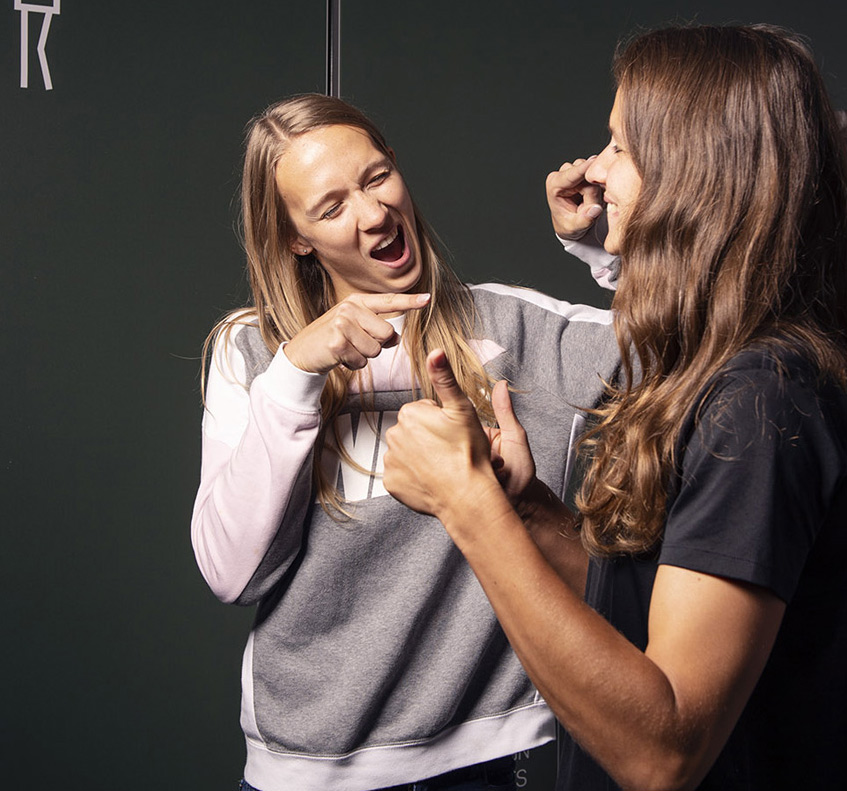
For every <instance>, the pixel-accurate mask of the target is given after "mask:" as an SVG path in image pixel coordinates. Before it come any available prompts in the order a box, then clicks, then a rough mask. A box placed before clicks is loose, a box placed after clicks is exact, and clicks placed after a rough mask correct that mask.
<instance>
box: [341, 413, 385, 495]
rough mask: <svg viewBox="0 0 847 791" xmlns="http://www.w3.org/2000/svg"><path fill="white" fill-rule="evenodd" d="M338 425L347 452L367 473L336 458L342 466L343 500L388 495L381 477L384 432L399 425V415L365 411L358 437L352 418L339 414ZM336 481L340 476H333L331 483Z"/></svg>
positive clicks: (359, 426) (361, 418)
mask: <svg viewBox="0 0 847 791" xmlns="http://www.w3.org/2000/svg"><path fill="white" fill-rule="evenodd" d="M336 422H337V426H338V429H339V434H340V436H341V441H342V443H343V444H344V449H345V450H346V451H347V453H348V454H349V455H350V458H351V459H353V461H354V462H355V463H356V464H357V465H359V466H360V467H363V468H364V469H365V470H367V471H368V472H362V471H361V470H359V469H357V468H356V467H353V466H351V465H350V464H348V463H346V462H344V461H340V457H337V456H336V457H335V458H334V461H335V463H336V465H337V464H339V463H340V466H341V480H342V483H343V486H344V499H345V500H348V501H349V502H355V501H358V500H367V499H369V498H371V497H382V496H383V495H387V494H388V492H386V491H385V486H383V483H382V477H381V476H382V469H383V466H382V457H383V456H384V455H385V440H384V436H385V432H386V431H387V430H388V429H389V428H390V427H391V426H393V425H394V424H395V423H396V422H397V413H396V412H370V413H367V412H362V413H361V414H360V415H359V422H358V425H357V427H356V433H355V435H354V434H353V425H352V421H351V419H350V415H339V416H338V417H337V418H336ZM327 455H329V454H327ZM333 455H334V454H333ZM336 470H337V466H336ZM328 472H329V470H328ZM336 478H337V473H336V475H335V476H332V475H331V476H330V480H331V481H335V480H336Z"/></svg>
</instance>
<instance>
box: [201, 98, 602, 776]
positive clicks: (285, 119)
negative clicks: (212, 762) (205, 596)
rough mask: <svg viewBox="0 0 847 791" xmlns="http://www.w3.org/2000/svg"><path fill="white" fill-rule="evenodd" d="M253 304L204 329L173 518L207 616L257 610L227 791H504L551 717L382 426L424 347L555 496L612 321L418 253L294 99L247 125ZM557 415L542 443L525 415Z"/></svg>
mask: <svg viewBox="0 0 847 791" xmlns="http://www.w3.org/2000/svg"><path fill="white" fill-rule="evenodd" d="M242 212H243V221H244V238H245V247H246V251H247V259H248V268H249V273H250V283H251V289H252V294H253V304H252V305H251V306H250V307H249V308H247V309H245V310H241V311H237V312H235V313H234V314H231V315H230V316H227V317H226V318H225V319H224V320H222V321H221V322H220V324H219V325H218V327H216V328H215V329H214V330H213V332H212V334H211V335H210V338H209V340H208V341H207V348H208V347H210V346H212V345H213V347H214V349H213V351H212V353H211V365H210V367H209V373H208V381H207V383H206V390H205V406H206V411H205V414H204V420H203V465H202V472H201V481H200V488H199V491H198V494H197V500H196V503H195V508H194V516H193V520H192V542H193V545H194V549H195V554H196V557H197V561H198V564H199V566H200V569H201V571H202V572H203V575H204V577H205V578H206V580H207V582H208V583H209V585H210V587H211V588H212V590H213V591H214V592H215V594H216V595H217V596H218V597H219V598H221V599H222V600H224V601H226V602H234V603H237V604H243V605H251V604H257V605H258V612H257V618H256V622H255V625H254V628H253V630H252V632H251V634H250V637H249V640H248V643H247V647H246V650H245V653H244V663H243V672H242V690H243V695H242V713H241V724H242V727H243V730H244V733H245V737H246V741H247V765H246V768H245V772H244V780H243V781H242V788H243V789H253V788H255V789H260V791H288V790H289V789H297V790H298V791H326V789H339V790H340V789H348V790H349V791H369V790H370V789H383V788H387V787H391V788H394V787H396V788H397V789H411V788H413V787H414V788H421V789H423V788H428V789H436V788H438V789H454V788H455V789H458V788H461V789H463V791H473V790H477V789H478V790H479V791H483V790H484V789H489V788H501V789H510V788H511V789H513V788H514V783H515V781H514V778H513V763H514V762H513V760H512V757H511V756H512V755H513V754H514V753H516V752H518V751H521V750H526V749H529V748H531V747H534V746H536V745H539V744H542V743H544V742H545V741H548V740H549V739H550V738H552V735H553V728H554V720H553V717H552V715H551V714H550V712H549V709H548V707H547V706H546V704H545V703H544V702H543V701H542V700H541V699H540V697H539V695H538V693H537V692H536V690H535V689H534V688H533V687H532V684H531V683H530V682H529V680H528V679H527V677H526V674H525V673H524V671H523V669H522V668H521V666H520V663H519V662H518V660H517V658H516V657H515V656H514V654H513V652H512V651H511V649H510V648H509V645H508V642H507V640H506V638H505V636H504V635H503V633H502V630H501V629H500V627H499V625H498V624H497V621H496V618H495V617H494V614H493V612H492V610H491V607H490V605H489V604H488V602H487V600H486V599H485V595H484V593H483V592H482V590H481V588H480V587H479V584H478V583H477V581H476V579H475V578H474V576H473V573H472V572H471V571H470V569H469V568H468V566H467V564H466V563H465V561H464V559H463V558H462V556H461V553H459V552H458V551H457V550H456V548H455V547H454V546H453V544H452V542H451V541H450V540H449V538H448V537H447V536H445V535H444V533H443V531H442V530H441V528H440V526H439V525H438V523H437V521H436V520H434V519H432V518H431V517H427V516H422V515H420V514H416V513H414V512H412V511H410V510H408V509H407V508H405V507H404V506H402V505H401V504H400V503H398V502H397V501H396V500H394V499H393V498H391V497H390V496H388V494H387V492H386V491H385V488H384V486H383V484H382V457H383V453H384V435H385V431H386V430H387V428H388V427H389V426H391V425H392V424H393V423H394V422H395V421H396V415H397V411H398V410H399V409H400V407H401V406H402V405H403V404H405V403H407V402H409V401H412V400H415V399H418V398H421V397H435V393H434V390H433V389H432V385H431V384H430V383H429V378H428V377H427V376H426V373H425V360H426V355H427V353H428V352H429V351H431V350H432V349H434V348H443V349H445V350H446V353H447V356H448V357H449V359H450V361H451V364H452V365H453V368H454V370H455V371H456V376H457V379H458V381H459V386H460V387H461V388H462V390H463V392H465V393H467V394H468V396H469V397H470V398H471V400H472V402H473V404H474V407H473V409H474V410H475V413H478V414H480V415H481V416H482V417H483V419H486V420H489V419H490V418H491V417H492V414H491V407H490V403H489V396H490V390H491V387H490V385H491V382H492V381H493V379H494V378H500V377H504V376H505V377H507V378H509V379H510V380H511V381H512V382H513V383H514V385H515V388H516V390H517V391H518V392H517V393H516V402H517V406H518V409H519V410H520V412H521V414H522V416H523V418H524V419H525V421H526V422H527V425H528V428H529V430H530V433H531V434H532V435H533V437H534V442H536V443H537V447H538V449H539V452H540V454H541V458H540V461H539V475H541V476H542V477H543V478H544V479H545V480H546V481H547V482H548V483H549V484H550V485H551V487H552V488H553V489H554V490H556V491H557V492H559V493H560V494H564V492H565V489H566V486H567V482H568V478H569V475H570V470H569V466H568V456H567V454H562V452H561V449H562V447H567V445H568V443H569V442H570V438H571V436H572V435H576V434H578V433H579V429H580V427H581V425H582V421H583V419H584V417H583V415H582V414H581V413H579V412H578V411H576V410H575V409H574V408H573V407H572V406H571V404H573V403H582V404H589V405H591V404H594V403H596V402H597V400H598V399H599V398H600V396H601V394H602V390H603V385H602V380H603V378H605V379H608V378H609V377H611V376H613V374H614V372H615V370H616V368H617V366H618V364H619V359H618V354H617V345H616V342H615V339H614V333H613V331H612V328H611V318H610V315H609V314H608V313H607V312H605V311H600V310H596V309H592V308H585V307H579V306H573V305H570V304H569V303H565V302H557V301H555V300H552V299H549V298H547V297H544V296H542V295H540V294H537V293H535V292H532V291H529V290H524V289H515V288H510V287H506V286H498V285H487V286H474V287H473V288H468V287H467V286H465V285H463V284H462V283H461V282H459V281H458V280H457V278H456V276H455V274H454V273H453V272H452V271H451V270H450V268H449V267H447V266H446V265H445V264H444V262H443V260H442V258H441V257H440V255H439V253H438V251H437V247H436V244H435V242H434V238H433V235H432V233H431V232H430V231H429V230H428V228H427V226H426V225H425V223H424V222H423V219H422V218H421V216H420V213H419V212H418V210H417V209H416V207H415V205H414V203H413V202H412V199H411V197H410V195H409V192H408V190H407V188H406V185H405V183H404V181H403V178H402V176H401V174H400V172H399V170H398V167H397V162H396V158H395V156H394V153H393V151H392V150H391V149H390V148H389V147H388V145H387V144H386V142H385V140H384V139H383V137H382V135H381V133H380V132H379V130H378V129H377V128H376V127H375V126H374V125H373V123H372V122H371V121H370V120H369V119H367V118H366V117H365V116H364V115H363V114H362V113H361V112H359V111H358V110H356V109H355V108H353V107H351V106H350V105H348V104H346V103H345V102H342V101H340V100H338V99H334V98H330V97H325V96H319V95H304V96H298V97H294V98H291V99H287V100H284V101H282V102H280V103H278V104H275V105H273V106H272V107H270V108H268V109H267V110H266V111H265V112H264V113H263V114H261V115H260V116H258V117H257V118H256V119H254V121H253V122H252V123H251V126H250V132H249V136H248V141H247V150H246V155H245V162H244V178H243V187H242ZM551 412H556V413H557V414H562V413H563V414H565V415H566V417H565V419H564V420H562V421H558V422H557V425H556V426H555V427H553V428H551V427H549V425H548V421H547V416H548V415H549V414H550V413H551Z"/></svg>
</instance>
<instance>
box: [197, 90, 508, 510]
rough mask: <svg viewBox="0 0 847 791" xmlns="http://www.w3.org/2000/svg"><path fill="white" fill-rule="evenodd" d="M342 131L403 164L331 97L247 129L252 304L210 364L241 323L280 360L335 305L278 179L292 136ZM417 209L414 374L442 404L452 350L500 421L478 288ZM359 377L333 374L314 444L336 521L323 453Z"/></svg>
mask: <svg viewBox="0 0 847 791" xmlns="http://www.w3.org/2000/svg"><path fill="white" fill-rule="evenodd" d="M337 125H343V126H350V127H354V128H356V129H361V130H362V131H363V132H365V133H366V134H367V135H368V136H369V137H370V139H371V141H372V142H373V144H374V146H375V147H376V148H377V149H378V150H379V151H380V152H381V153H383V154H385V155H386V156H388V157H390V158H391V159H394V155H393V153H392V152H391V150H390V149H389V147H388V144H387V143H386V141H385V138H384V137H383V135H382V133H381V132H380V130H379V129H378V128H377V127H376V125H375V124H374V123H373V122H372V121H371V120H370V119H369V118H368V117H367V116H366V115H364V113H362V112H361V111H360V110H358V109H357V108H355V107H353V106H352V105H350V104H348V103H346V102H344V101H342V100H341V99H337V98H334V97H330V96H323V95H321V94H303V95H300V96H294V97H291V98H288V99H284V100H282V101H280V102H278V103H276V104H273V105H271V106H270V107H268V108H267V109H266V110H265V111H264V112H263V113H261V114H260V115H258V116H256V117H255V118H254V119H253V120H252V121H251V122H250V124H249V125H248V134H247V144H246V152H245V157H244V170H243V177H242V183H241V216H242V226H243V227H242V232H243V236H244V247H245V250H246V253H247V269H248V273H249V278H250V289H251V293H252V305H251V307H250V308H248V309H247V310H246V311H245V310H240V311H236V312H235V313H233V314H230V315H229V316H227V317H225V318H224V319H222V320H221V321H220V322H219V323H218V324H217V325H216V326H215V327H214V328H213V329H212V332H211V333H210V334H209V336H208V338H207V339H206V343H205V345H204V351H203V359H204V360H205V359H206V358H207V357H208V352H209V349H210V346H211V343H212V342H213V340H214V339H215V338H217V339H218V341H217V342H219V343H226V342H228V337H229V333H230V332H231V330H232V328H233V327H234V326H236V325H238V324H250V323H256V324H258V327H259V331H260V332H261V334H262V338H263V340H264V342H265V345H266V346H267V347H268V349H269V350H270V352H271V353H273V354H275V353H276V351H277V350H278V349H279V347H280V345H281V344H282V343H283V342H285V341H287V340H290V339H291V338H292V337H294V335H296V334H297V333H298V332H299V331H300V330H302V329H303V328H304V327H306V326H307V325H308V324H310V323H311V322H313V321H314V320H315V319H317V318H318V317H319V316H321V315H322V314H324V313H326V311H327V310H329V309H330V308H331V307H332V306H333V305H334V304H335V303H336V296H335V291H334V289H333V285H332V280H331V279H330V277H329V275H328V274H327V272H326V270H325V269H324V268H323V267H322V266H321V264H320V261H319V260H318V259H317V257H316V256H315V255H314V254H309V255H295V254H294V252H293V251H292V249H291V246H290V244H289V242H290V240H291V239H292V238H293V236H294V234H295V231H294V227H293V224H292V223H291V220H290V218H289V215H288V210H287V209H286V206H285V202H284V201H283V199H282V197H281V195H280V194H279V190H278V189H277V186H276V178H275V176H276V165H277V162H279V159H280V157H281V156H283V154H284V153H285V151H286V150H287V147H288V145H289V143H290V141H291V140H292V139H294V138H296V137H299V136H300V135H303V134H306V133H307V132H311V131H313V130H315V129H319V128H322V127H326V126H337ZM414 212H415V224H416V231H417V235H418V240H419V246H420V255H421V265H422V266H421V277H420V280H419V281H418V283H417V284H416V285H415V287H414V288H413V289H412V291H423V292H428V293H430V294H431V295H432V298H431V300H430V303H429V305H428V306H427V307H426V308H424V309H423V310H420V311H410V312H409V313H408V314H407V315H406V319H405V324H404V330H403V343H404V345H405V347H406V350H407V351H408V354H409V358H410V361H411V366H412V374H413V376H414V378H415V381H416V382H417V383H418V387H419V389H420V391H421V393H422V394H423V396H425V397H427V398H433V399H435V398H436V394H435V392H434V390H433V388H432V384H431V383H430V381H429V377H428V376H427V374H426V367H425V363H426V356H427V354H428V353H429V352H430V351H431V350H432V349H436V348H442V349H444V350H445V352H446V353H447V356H448V358H449V359H450V361H451V364H452V365H453V369H454V371H455V372H456V377H457V380H458V382H459V384H460V386H461V387H462V389H463V390H464V391H465V393H467V395H468V396H469V397H470V399H471V400H472V401H473V402H474V405H475V406H476V408H477V411H478V412H480V414H481V415H482V416H483V417H484V418H486V419H488V420H491V419H493V415H492V412H491V406H490V401H489V398H490V393H491V380H490V378H489V377H488V375H487V374H486V372H485V369H484V368H483V366H482V364H481V363H480V362H479V359H478V358H477V356H476V355H475V354H474V352H473V350H472V348H471V346H470V345H469V343H468V341H469V339H471V338H473V337H474V330H475V320H476V319H475V312H474V306H473V300H472V298H471V294H470V291H469V290H468V288H467V287H466V286H465V285H464V284H463V283H462V282H461V281H460V280H459V279H458V278H457V277H456V275H455V273H454V272H453V271H452V269H450V267H449V266H447V264H446V263H445V262H444V260H443V257H442V256H441V255H440V254H439V251H438V245H437V243H436V239H435V235H434V234H433V232H432V231H431V230H430V228H429V226H428V225H427V224H426V222H425V221H424V219H423V217H422V216H421V214H420V211H419V210H418V208H417V206H414ZM353 375H354V374H352V373H351V372H350V371H347V370H345V369H341V368H338V367H336V368H334V369H333V370H332V371H331V372H330V373H329V376H328V379H327V383H326V386H325V387H324V391H323V394H322V397H321V416H322V423H321V432H320V435H319V437H318V441H317V442H316V445H315V458H314V464H313V478H314V481H315V485H316V487H317V491H318V496H319V498H320V501H321V503H322V505H323V506H324V508H325V510H327V512H328V513H331V514H332V515H339V514H346V513H347V512H346V511H345V509H344V506H343V501H342V498H341V497H340V494H339V492H338V490H337V489H336V486H335V481H330V480H327V478H326V474H325V472H324V469H323V467H322V466H321V463H320V461H321V454H322V452H323V450H324V446H325V444H326V442H327V432H328V431H329V430H330V429H332V430H333V431H334V430H335V417H336V416H337V415H338V413H339V412H340V410H341V408H342V406H343V405H344V403H345V401H346V399H347V395H348V387H349V383H350V379H351V376H353ZM355 375H359V376H361V374H355ZM362 378H363V379H364V378H365V377H362ZM360 384H361V383H360ZM365 385H367V382H365ZM360 389H361V390H363V391H364V390H366V389H367V388H366V387H361V388H360ZM335 446H336V450H337V451H338V452H340V453H341V455H342V457H344V458H345V459H346V461H348V462H349V463H351V464H354V462H353V461H352V460H351V459H350V458H349V457H348V456H347V454H346V452H345V451H344V449H343V446H342V444H341V442H340V439H339V437H337V436H335Z"/></svg>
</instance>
